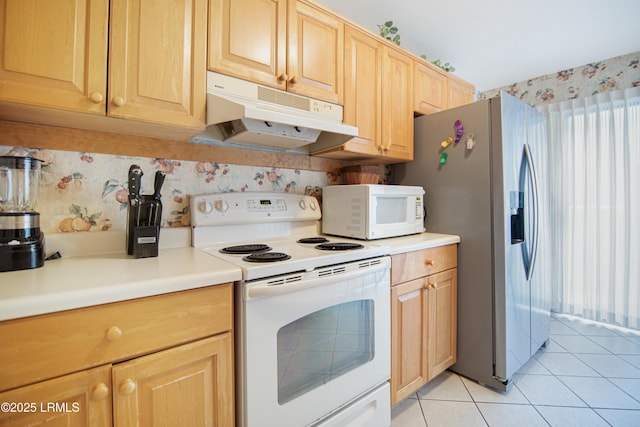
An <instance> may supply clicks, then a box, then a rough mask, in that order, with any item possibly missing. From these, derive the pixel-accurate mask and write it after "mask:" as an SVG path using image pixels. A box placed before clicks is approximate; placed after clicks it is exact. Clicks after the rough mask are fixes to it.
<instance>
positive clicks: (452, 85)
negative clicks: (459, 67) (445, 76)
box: [447, 77, 474, 108]
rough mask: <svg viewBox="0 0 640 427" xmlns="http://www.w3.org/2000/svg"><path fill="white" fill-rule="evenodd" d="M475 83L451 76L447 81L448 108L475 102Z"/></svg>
mask: <svg viewBox="0 0 640 427" xmlns="http://www.w3.org/2000/svg"><path fill="white" fill-rule="evenodd" d="M473 90H474V87H473V85H471V84H469V83H467V82H465V81H464V80H460V79H458V78H455V77H451V78H450V79H449V80H448V81H447V108H453V107H459V106H461V105H466V104H470V103H472V102H473Z"/></svg>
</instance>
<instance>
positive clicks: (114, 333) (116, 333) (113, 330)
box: [107, 326, 122, 342]
mask: <svg viewBox="0 0 640 427" xmlns="http://www.w3.org/2000/svg"><path fill="white" fill-rule="evenodd" d="M120 337H122V329H120V328H118V327H117V326H112V327H110V328H109V329H108V330H107V340H108V341H109V342H116V341H118V340H119V339H120Z"/></svg>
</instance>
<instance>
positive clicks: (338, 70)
mask: <svg viewBox="0 0 640 427" xmlns="http://www.w3.org/2000/svg"><path fill="white" fill-rule="evenodd" d="M343 55H344V23H343V22H342V21H341V20H340V19H338V18H337V17H335V16H334V15H332V14H331V13H328V12H327V11H326V10H324V9H322V8H320V7H319V6H317V5H315V4H312V3H307V2H304V1H299V0H210V2H209V60H208V68H209V69H210V70H213V71H217V72H220V73H222V74H228V75H232V76H235V77H239V78H243V79H246V80H250V81H253V82H256V83H260V84H264V85H267V86H272V87H275V88H279V89H282V90H287V91H290V92H295V93H298V94H300V95H305V96H310V97H313V98H317V99H322V100H325V101H329V102H333V103H337V104H342V98H343V84H344V79H343V60H344V59H343Z"/></svg>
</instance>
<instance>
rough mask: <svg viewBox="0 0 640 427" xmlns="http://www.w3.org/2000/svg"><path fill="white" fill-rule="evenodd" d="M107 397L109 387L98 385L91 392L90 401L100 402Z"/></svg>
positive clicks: (103, 384)
mask: <svg viewBox="0 0 640 427" xmlns="http://www.w3.org/2000/svg"><path fill="white" fill-rule="evenodd" d="M108 395H109V387H107V385H106V384H105V383H99V384H97V385H96V386H95V387H94V388H93V390H91V399H93V400H102V399H104V398H105V397H107V396H108Z"/></svg>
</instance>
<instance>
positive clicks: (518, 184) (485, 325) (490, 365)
mask: <svg viewBox="0 0 640 427" xmlns="http://www.w3.org/2000/svg"><path fill="white" fill-rule="evenodd" d="M449 138H451V139H450V140H449ZM456 140H457V141H458V142H456ZM445 146H446V147H445ZM414 150H415V153H414V161H413V162H408V163H403V164H398V165H394V166H393V167H392V181H393V182H394V183H395V184H402V185H421V186H423V187H424V188H425V191H426V194H425V206H426V210H427V216H426V229H427V232H436V233H448V234H457V235H459V236H460V238H461V242H460V245H459V248H458V331H457V335H458V340H457V362H456V364H455V365H454V366H453V367H452V368H451V369H452V370H453V371H455V372H458V373H459V374H461V375H463V376H465V377H468V378H471V379H474V380H476V381H478V382H480V383H482V384H486V385H488V386H491V387H494V388H497V389H500V390H506V389H507V388H508V387H509V385H510V383H511V381H512V379H513V375H514V373H516V371H518V370H519V369H520V368H521V367H522V366H523V365H524V364H525V363H527V361H529V359H530V358H531V357H532V355H533V354H534V353H535V352H536V351H537V350H538V349H539V348H540V347H541V346H543V345H545V344H546V342H547V340H548V337H549V307H550V294H551V292H550V283H549V281H548V279H547V276H548V274H546V273H545V263H546V259H547V258H548V256H549V251H548V249H547V247H546V243H547V240H548V236H547V228H546V227H545V223H546V217H547V215H546V211H547V209H546V205H547V195H548V192H547V191H546V188H547V183H546V179H545V177H546V164H547V162H546V157H547V155H548V153H549V152H548V151H547V149H546V118H545V117H544V116H543V115H542V114H540V113H539V112H537V111H536V110H535V109H533V108H532V107H530V106H528V105H527V104H525V103H523V102H521V101H520V100H518V99H517V98H514V97H513V96H511V95H508V94H506V93H504V92H503V93H501V94H500V96H498V97H496V98H492V99H489V100H483V101H479V102H475V103H473V104H469V105H465V106H462V107H458V108H454V109H451V110H446V111H443V112H440V113H436V114H431V115H427V116H423V117H418V118H416V119H415V146H414Z"/></svg>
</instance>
